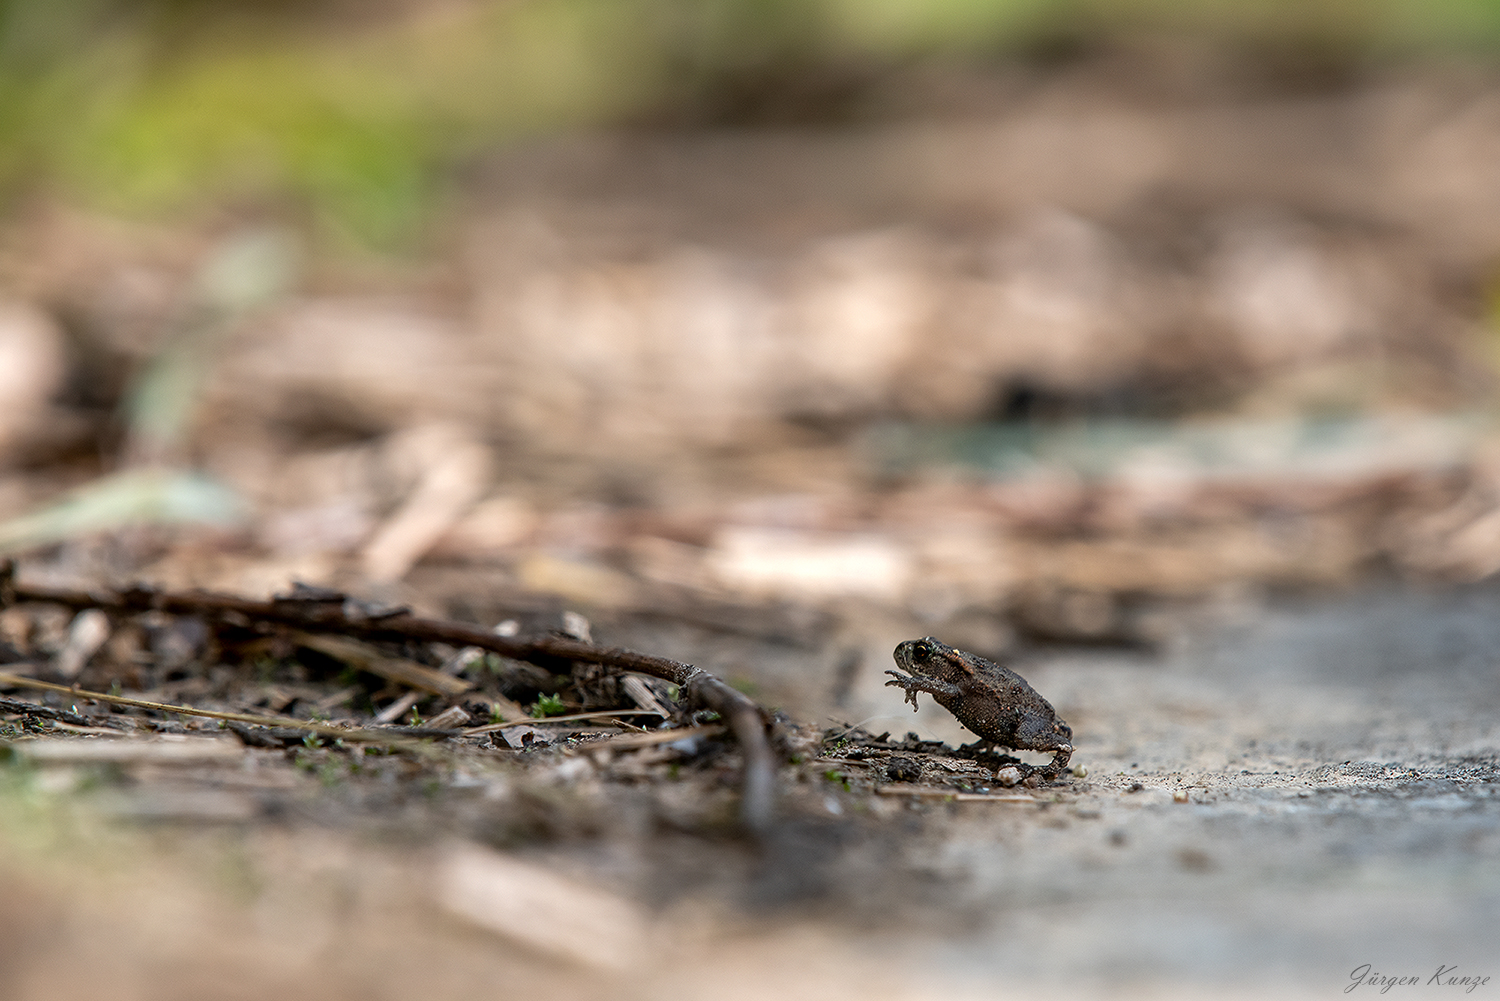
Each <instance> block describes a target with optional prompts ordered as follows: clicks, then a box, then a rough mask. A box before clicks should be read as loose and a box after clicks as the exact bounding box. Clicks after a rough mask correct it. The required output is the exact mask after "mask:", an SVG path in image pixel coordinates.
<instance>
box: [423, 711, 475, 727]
mask: <svg viewBox="0 0 1500 1001" xmlns="http://www.w3.org/2000/svg"><path fill="white" fill-rule="evenodd" d="M469 722H470V720H469V714H468V713H466V712H464V708H463V706H449V707H448V708H447V709H444V710H443V711H442V712H440V713H438V714H437V715H436V716H434V717H432V718H431V719H429V720H427V721H426V723H424V724H423V725H424V726H429V727H433V728H434V729H438V730H455V729H457V728H458V727H461V726H468V725H469Z"/></svg>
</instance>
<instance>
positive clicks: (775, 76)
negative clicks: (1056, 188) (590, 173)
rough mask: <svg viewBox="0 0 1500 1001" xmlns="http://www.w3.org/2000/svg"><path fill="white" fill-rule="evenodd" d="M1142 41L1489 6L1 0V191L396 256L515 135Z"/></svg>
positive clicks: (1451, 24) (1446, 39)
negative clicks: (295, 224)
mask: <svg viewBox="0 0 1500 1001" xmlns="http://www.w3.org/2000/svg"><path fill="white" fill-rule="evenodd" d="M1149 31H1165V32H1172V33H1179V34H1181V33H1194V34H1205V35H1208V36H1211V37H1215V38H1219V39H1222V40H1227V41H1229V42H1232V43H1236V44H1238V43H1245V42H1248V43H1252V44H1272V45H1275V44H1287V45H1293V46H1295V45H1306V44H1308V43H1309V42H1311V43H1314V44H1316V45H1318V46H1322V47H1323V48H1325V49H1333V50H1337V51H1338V52H1341V53H1346V54H1348V55H1350V56H1351V57H1352V58H1367V57H1369V56H1372V55H1373V56H1380V55H1387V54H1402V53H1407V52H1412V51H1421V50H1424V49H1433V48H1438V49H1445V50H1472V51H1478V52H1480V53H1483V54H1489V53H1491V52H1493V51H1494V50H1495V48H1496V47H1497V44H1500V0H1425V2H1424V0H1197V2H1193V0H388V2H386V3H384V4H380V5H369V6H361V5H359V4H355V3H350V2H347V0H218V2H211V0H0V193H6V194H8V195H9V196H10V197H15V196H17V195H19V194H24V193H27V192H31V191H35V190H38V189H41V190H44V191H51V192H54V193H60V194H62V195H63V196H64V197H68V198H74V199H82V200H85V201H87V202H89V203H91V204H96V205H100V206H102V207H105V208H108V209H111V210H114V211H121V212H130V213H140V212H160V211H163V210H177V211H180V210H183V209H189V210H191V209H193V208H196V207H202V206H212V205H221V204H224V203H226V202H228V203H231V204H241V203H248V204H256V205H259V204H266V203H269V204H271V205H281V204H284V203H285V204H295V205H301V206H307V207H310V208H311V210H312V211H313V212H314V213H316V215H317V217H318V218H319V220H320V221H321V222H322V223H323V224H324V225H325V226H326V227H328V228H329V229H331V230H333V231H335V232H337V233H342V234H345V235H346V236H348V237H349V238H350V239H352V240H355V241H357V242H360V243H364V244H373V245H383V246H394V245H400V244H402V243H404V242H406V241H409V240H410V239H411V238H412V237H413V236H414V235H415V234H416V233H417V232H418V231H419V230H420V228H421V225H422V222H423V220H424V219H425V218H427V217H428V216H429V215H430V214H431V213H432V211H433V209H434V208H435V207H436V206H438V205H439V204H440V201H441V196H442V191H443V184H442V179H443V178H444V177H445V176H446V174H447V172H448V169H449V168H450V167H452V166H453V165H454V164H457V163H461V162H462V161H463V160H464V159H466V158H468V157H470V156H472V155H473V154H474V153H475V152H476V151H479V150H482V149H484V148H487V147H490V146H493V145H494V144H496V143H500V142H504V141H507V140H510V139H513V138H515V137H517V136H522V135H526V134H534V133H536V132H538V131H542V130H548V129H557V128H566V127H574V126H579V125H587V124H592V123H600V122H618V121H629V120H635V121H650V120H652V118H653V116H656V117H657V118H659V119H660V120H664V121H668V122H671V121H679V122H683V121H686V122H696V123H709V124H715V123H732V122H736V121H748V120H757V114H756V113H755V110H756V109H757V108H759V109H762V110H764V108H765V105H766V102H765V100H764V98H765V95H766V94H768V93H769V94H775V93H777V88H778V87H784V86H785V84H786V82H787V81H789V80H798V79H807V78H811V77H817V76H818V74H820V73H821V74H823V75H824V76H825V77H827V76H829V75H830V74H831V75H832V77H834V78H838V79H846V80H854V81H856V82H857V81H858V80H867V79H869V78H870V77H871V76H872V75H876V76H878V74H879V73H881V72H883V71H885V70H888V69H890V68H893V67H898V66H900V65H903V64H905V63H908V62H910V61H912V60H917V59H924V58H925V59H934V58H935V59H955V58H957V59H970V60H972V59H985V58H993V57H996V56H999V55H1003V54H1006V53H1018V52H1021V53H1024V52H1027V51H1037V50H1038V49H1039V48H1045V47H1046V45H1048V44H1050V43H1054V42H1057V41H1058V40H1063V41H1077V40H1079V39H1083V40H1087V39H1091V38H1097V37H1103V36H1107V35H1109V34H1111V33H1117V32H1149ZM851 67H854V68H856V69H857V72H853V71H851V70H850V68H851ZM840 73H842V74H843V76H842V77H840ZM851 73H852V75H851ZM759 118H760V119H762V120H764V119H767V118H771V119H774V118H775V115H774V113H773V114H769V115H765V114H762V115H760V116H759Z"/></svg>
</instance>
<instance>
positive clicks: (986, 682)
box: [885, 636, 1073, 779]
mask: <svg viewBox="0 0 1500 1001" xmlns="http://www.w3.org/2000/svg"><path fill="white" fill-rule="evenodd" d="M895 658H896V664H897V666H898V667H901V668H903V669H904V670H906V671H907V672H908V674H901V673H899V672H896V671H887V672H885V673H886V674H889V675H891V676H892V677H893V678H894V679H895V680H893V681H887V682H886V684H887V685H888V686H890V685H894V686H896V687H898V688H904V689H905V690H906V701H908V702H910V703H911V704H912V708H913V709H916V708H917V693H918V692H928V693H930V694H931V695H932V697H933V698H934V699H936V700H937V703H938V705H940V706H942V707H943V708H944V709H947V710H948V711H949V712H951V713H952V714H953V715H954V716H955V717H956V718H957V719H958V721H959V722H960V723H962V724H963V725H964V726H966V727H968V728H969V729H970V730H972V731H973V732H974V733H976V734H978V735H979V736H980V737H982V738H984V739H985V740H987V741H989V742H990V743H992V744H995V745H998V746H1000V747H1007V748H1010V749H1011V750H1027V751H1044V752H1051V753H1052V755H1053V758H1052V763H1051V764H1049V765H1047V766H1046V767H1045V768H1043V769H1040V771H1042V772H1043V773H1044V774H1046V776H1047V777H1048V778H1049V779H1053V778H1056V777H1057V776H1058V775H1059V774H1061V772H1062V770H1063V769H1064V768H1066V767H1067V764H1068V759H1069V758H1070V757H1071V756H1072V754H1073V730H1072V728H1071V727H1069V726H1068V724H1066V723H1064V722H1063V721H1062V720H1060V719H1058V718H1057V713H1056V711H1055V710H1053V708H1052V705H1051V703H1049V702H1048V701H1047V700H1046V699H1044V698H1042V697H1041V696H1040V695H1038V694H1037V692H1036V689H1034V688H1032V687H1031V686H1030V685H1028V684H1027V683H1026V679H1025V678H1023V677H1021V676H1020V675H1019V674H1017V673H1016V672H1014V671H1012V670H1011V669H1010V668H1008V667H1005V666H1003V665H1001V664H996V663H995V662H994V661H992V660H986V659H985V658H983V657H979V656H976V655H974V654H972V653H965V652H964V651H962V650H955V649H954V648H953V647H951V646H948V645H946V644H944V643H940V642H938V641H937V640H935V639H933V638H932V637H931V636H928V637H926V638H925V639H920V640H907V641H906V642H905V643H902V644H900V645H899V646H897V647H896V651H895ZM908 675H909V676H908Z"/></svg>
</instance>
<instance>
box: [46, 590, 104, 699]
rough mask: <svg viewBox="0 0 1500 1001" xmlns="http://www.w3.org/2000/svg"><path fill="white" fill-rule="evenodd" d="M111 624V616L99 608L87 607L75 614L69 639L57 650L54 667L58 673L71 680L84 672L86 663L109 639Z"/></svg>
mask: <svg viewBox="0 0 1500 1001" xmlns="http://www.w3.org/2000/svg"><path fill="white" fill-rule="evenodd" d="M110 631H111V626H110V623H109V616H108V615H106V614H104V613H103V612H101V611H100V610H99V609H97V608H86V609H84V610H83V611H81V612H79V613H78V614H77V615H75V616H73V624H72V625H71V626H69V627H68V639H67V642H66V643H64V644H63V648H62V649H61V650H59V651H58V652H57V660H56V661H55V662H54V667H55V669H56V671H57V673H58V674H60V675H62V676H63V677H64V678H66V679H67V680H69V681H71V680H73V679H74V678H76V677H78V675H79V674H81V673H82V672H83V668H84V665H86V664H87V663H88V662H89V661H90V660H91V659H92V658H93V656H94V654H96V653H98V652H99V648H100V647H102V646H103V645H104V643H105V641H106V640H108V639H109V634H110Z"/></svg>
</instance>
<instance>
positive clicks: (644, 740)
mask: <svg viewBox="0 0 1500 1001" xmlns="http://www.w3.org/2000/svg"><path fill="white" fill-rule="evenodd" d="M723 732H724V725H723V724H722V723H709V724H708V725H707V726H690V727H686V728H684V729H681V730H653V731H651V732H649V733H627V734H624V735H622V736H619V737H610V738H608V739H607V740H601V741H599V742H598V743H597V744H591V745H589V750H591V751H592V750H598V749H600V748H609V749H610V750H615V751H633V750H635V749H636V748H640V747H651V746H653V745H655V744H675V743H677V741H679V740H692V739H693V738H694V737H717V736H718V735H719V734H721V733H723Z"/></svg>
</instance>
